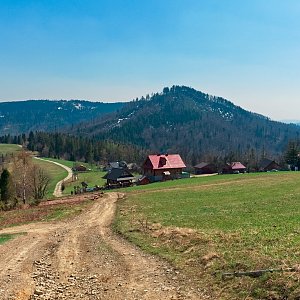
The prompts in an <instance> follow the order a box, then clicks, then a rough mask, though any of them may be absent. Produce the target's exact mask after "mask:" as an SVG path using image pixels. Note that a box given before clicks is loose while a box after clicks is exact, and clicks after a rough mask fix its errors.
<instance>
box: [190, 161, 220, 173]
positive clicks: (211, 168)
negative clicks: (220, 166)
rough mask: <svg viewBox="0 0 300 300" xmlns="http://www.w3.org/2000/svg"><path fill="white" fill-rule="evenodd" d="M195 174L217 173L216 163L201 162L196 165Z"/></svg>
mask: <svg viewBox="0 0 300 300" xmlns="http://www.w3.org/2000/svg"><path fill="white" fill-rule="evenodd" d="M194 169H195V174H198V175H199V174H213V173H217V171H218V170H217V167H216V166H215V165H214V164H211V163H206V162H201V163H200V164H197V165H196V166H194Z"/></svg>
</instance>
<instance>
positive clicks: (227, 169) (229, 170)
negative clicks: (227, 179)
mask: <svg viewBox="0 0 300 300" xmlns="http://www.w3.org/2000/svg"><path fill="white" fill-rule="evenodd" d="M246 169H247V168H246V167H245V166H244V165H243V164H242V163H241V162H239V161H236V162H232V163H227V164H226V165H225V166H224V168H223V174H238V173H245V172H246Z"/></svg>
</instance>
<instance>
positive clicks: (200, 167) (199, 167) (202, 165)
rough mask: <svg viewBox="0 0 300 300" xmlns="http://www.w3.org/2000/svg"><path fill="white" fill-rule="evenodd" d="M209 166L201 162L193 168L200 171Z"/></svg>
mask: <svg viewBox="0 0 300 300" xmlns="http://www.w3.org/2000/svg"><path fill="white" fill-rule="evenodd" d="M209 165H211V164H209V163H206V162H201V163H200V164H198V165H196V166H194V168H197V169H202V168H204V167H207V166H209Z"/></svg>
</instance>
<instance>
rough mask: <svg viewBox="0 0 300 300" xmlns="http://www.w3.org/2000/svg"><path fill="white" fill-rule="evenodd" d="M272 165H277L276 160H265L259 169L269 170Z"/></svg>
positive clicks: (260, 163) (261, 162)
mask: <svg viewBox="0 0 300 300" xmlns="http://www.w3.org/2000/svg"><path fill="white" fill-rule="evenodd" d="M271 163H276V162H275V161H274V160H271V159H268V158H264V159H262V160H261V161H260V162H259V168H261V169H265V168H267V167H268V166H269V165H270V164H271Z"/></svg>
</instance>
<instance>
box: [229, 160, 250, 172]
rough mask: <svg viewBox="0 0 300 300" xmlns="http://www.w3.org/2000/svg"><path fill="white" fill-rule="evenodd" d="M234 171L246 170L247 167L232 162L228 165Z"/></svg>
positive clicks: (237, 162)
mask: <svg viewBox="0 0 300 300" xmlns="http://www.w3.org/2000/svg"><path fill="white" fill-rule="evenodd" d="M227 165H228V166H229V167H230V168H231V169H232V170H239V169H246V167H245V166H244V165H243V164H242V163H241V162H239V161H235V162H232V163H231V164H230V163H228V164H227Z"/></svg>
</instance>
